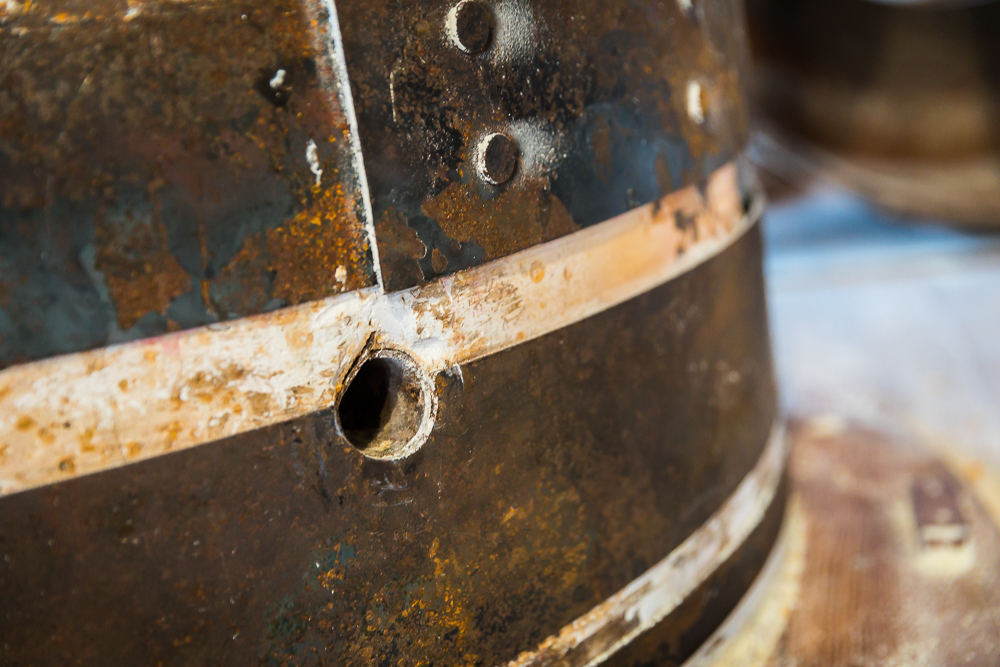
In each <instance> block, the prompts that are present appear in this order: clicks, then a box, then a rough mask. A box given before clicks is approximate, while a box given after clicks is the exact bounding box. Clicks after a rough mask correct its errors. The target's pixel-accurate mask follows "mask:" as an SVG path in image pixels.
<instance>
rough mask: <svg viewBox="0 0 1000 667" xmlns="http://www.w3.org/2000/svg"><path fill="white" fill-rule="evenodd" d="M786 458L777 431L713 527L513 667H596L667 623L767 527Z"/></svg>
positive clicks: (695, 534)
mask: <svg viewBox="0 0 1000 667" xmlns="http://www.w3.org/2000/svg"><path fill="white" fill-rule="evenodd" d="M785 456H786V445H785V437H784V429H783V428H782V427H781V425H780V424H776V425H775V427H774V429H773V430H772V432H771V437H770V438H769V440H768V443H767V446H766V448H765V449H764V452H763V454H761V457H760V459H759V460H758V461H757V465H756V466H754V469H753V470H751V471H750V472H749V473H748V474H747V476H746V477H744V478H743V481H742V482H740V485H739V486H738V487H737V488H736V491H734V492H733V494H732V495H731V496H729V498H727V499H726V501H725V503H723V504H722V506H721V507H720V508H719V509H718V510H717V511H716V512H715V514H713V515H712V517H711V518H710V519H709V520H708V521H706V522H705V523H704V524H702V525H701V526H700V527H699V528H698V529H697V530H695V531H694V532H693V533H692V534H691V535H690V536H689V537H688V538H687V539H686V540H684V542H683V543H681V545H680V546H679V547H677V548H676V549H674V550H673V551H671V552H670V553H669V554H668V555H667V556H666V557H665V558H664V559H663V560H661V561H660V562H659V563H657V564H656V565H654V566H653V567H652V568H650V569H649V570H647V571H646V573H645V574H643V575H642V576H641V577H639V578H638V579H636V580H634V581H633V582H632V583H630V584H629V585H628V586H626V587H625V588H623V589H622V590H621V591H619V592H618V593H616V594H614V595H612V596H611V597H610V598H608V599H607V600H605V601H604V602H603V603H601V604H600V605H598V606H597V607H594V609H592V610H591V611H589V612H588V613H587V614H585V615H583V616H581V617H580V618H578V619H577V620H575V621H574V622H573V623H571V624H570V625H568V626H566V627H565V628H563V630H562V631H561V632H560V633H559V634H558V635H555V636H552V637H549V638H548V639H547V640H545V641H544V642H542V644H541V645H540V646H539V647H538V649H537V650H536V651H533V652H530V653H523V654H521V655H520V656H518V658H517V659H516V660H513V661H511V662H510V663H508V664H507V667H543V666H545V667H548V666H550V665H559V666H560V667H589V666H590V665H597V664H599V663H601V662H603V661H604V660H605V659H606V658H608V657H609V656H610V655H612V654H613V653H614V652H615V651H616V650H618V649H619V648H620V647H622V646H624V645H626V644H628V643H629V642H630V641H632V640H633V639H634V638H635V637H637V636H638V635H640V634H642V633H643V632H645V631H646V630H648V629H650V628H652V627H653V626H654V625H656V624H657V623H658V622H660V621H661V620H663V619H664V618H665V617H666V616H667V614H669V613H670V612H671V611H673V610H674V609H676V608H677V606H678V605H680V603H681V602H683V601H684V599H685V598H686V597H687V596H688V595H690V594H691V592H692V591H694V590H695V589H697V588H698V586H699V585H700V584H701V583H702V582H703V581H705V580H706V579H707V578H708V577H709V576H710V575H711V574H712V573H713V572H714V571H715V570H716V569H717V568H718V567H719V566H720V565H722V564H723V563H724V562H725V561H726V559H728V558H729V557H730V556H731V555H732V554H733V553H734V552H735V551H736V549H737V548H738V547H739V545H740V544H742V543H743V542H744V540H746V539H747V537H748V536H749V535H750V533H751V532H752V531H753V529H754V528H755V527H756V526H757V524H759V523H760V521H761V519H762V518H763V517H764V513H765V512H766V511H767V508H768V507H769V506H770V504H771V501H772V500H773V498H774V495H775V491H776V490H777V488H778V484H779V483H780V482H781V476H782V471H783V470H784V464H785Z"/></svg>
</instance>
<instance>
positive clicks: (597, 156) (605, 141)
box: [590, 116, 670, 192]
mask: <svg viewBox="0 0 1000 667" xmlns="http://www.w3.org/2000/svg"><path fill="white" fill-rule="evenodd" d="M596 125H597V129H596V130H594V131H593V132H592V133H591V135H590V147H591V148H593V149H594V168H595V169H596V171H597V176H598V177H599V178H600V179H601V180H602V181H604V182H605V183H607V182H608V178H610V177H611V125H610V124H609V123H608V119H607V118H605V117H604V116H601V117H600V118H598V119H597V123H596ZM669 191H670V188H667V189H666V190H664V191H663V192H669Z"/></svg>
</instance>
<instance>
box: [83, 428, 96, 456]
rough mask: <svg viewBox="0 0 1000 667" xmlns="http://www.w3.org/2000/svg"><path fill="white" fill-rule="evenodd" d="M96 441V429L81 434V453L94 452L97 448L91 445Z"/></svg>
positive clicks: (89, 429)
mask: <svg viewBox="0 0 1000 667" xmlns="http://www.w3.org/2000/svg"><path fill="white" fill-rule="evenodd" d="M93 440H94V429H92V428H88V429H86V430H84V432H83V433H81V434H80V451H81V452H92V451H94V450H95V447H94V446H93V445H92V444H90V443H91V442H92V441H93Z"/></svg>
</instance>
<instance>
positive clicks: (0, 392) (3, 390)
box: [0, 387, 10, 401]
mask: <svg viewBox="0 0 1000 667" xmlns="http://www.w3.org/2000/svg"><path fill="white" fill-rule="evenodd" d="M9 393H10V387H0V401H2V400H3V399H5V398H7V394H9Z"/></svg>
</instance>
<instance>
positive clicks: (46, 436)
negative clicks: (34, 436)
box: [38, 428, 56, 445]
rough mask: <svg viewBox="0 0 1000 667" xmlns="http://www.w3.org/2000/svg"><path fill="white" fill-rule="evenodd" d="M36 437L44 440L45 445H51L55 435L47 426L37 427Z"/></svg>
mask: <svg viewBox="0 0 1000 667" xmlns="http://www.w3.org/2000/svg"><path fill="white" fill-rule="evenodd" d="M38 439H39V440H41V441H42V442H44V443H45V444H46V445H51V444H52V443H53V442H55V441H56V437H55V436H54V435H52V432H51V431H49V429H47V428H40V429H38Z"/></svg>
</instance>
